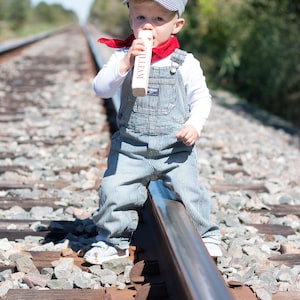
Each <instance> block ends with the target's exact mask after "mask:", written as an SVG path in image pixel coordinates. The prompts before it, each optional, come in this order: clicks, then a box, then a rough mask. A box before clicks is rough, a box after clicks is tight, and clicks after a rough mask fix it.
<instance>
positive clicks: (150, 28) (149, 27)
mask: <svg viewBox="0 0 300 300" xmlns="http://www.w3.org/2000/svg"><path fill="white" fill-rule="evenodd" d="M143 29H144V30H152V29H153V26H152V24H151V23H150V22H147V23H145V24H144V26H143Z"/></svg>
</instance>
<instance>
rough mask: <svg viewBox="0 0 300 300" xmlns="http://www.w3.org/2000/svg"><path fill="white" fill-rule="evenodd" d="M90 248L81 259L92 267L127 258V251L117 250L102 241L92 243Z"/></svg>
mask: <svg viewBox="0 0 300 300" xmlns="http://www.w3.org/2000/svg"><path fill="white" fill-rule="evenodd" d="M92 246H93V248H91V249H90V250H89V251H87V252H86V253H85V255H84V257H83V258H84V259H85V261H86V262H88V263H90V264H92V265H101V264H102V263H103V262H105V261H109V260H112V259H117V258H126V257H128V256H129V251H128V249H126V250H121V249H117V248H115V247H114V246H110V245H108V244H106V243H105V242H103V241H100V242H97V243H93V244H92Z"/></svg>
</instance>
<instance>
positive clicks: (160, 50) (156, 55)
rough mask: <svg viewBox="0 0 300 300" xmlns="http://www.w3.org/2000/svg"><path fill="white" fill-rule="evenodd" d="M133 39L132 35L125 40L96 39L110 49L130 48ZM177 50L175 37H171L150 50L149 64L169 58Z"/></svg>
mask: <svg viewBox="0 0 300 300" xmlns="http://www.w3.org/2000/svg"><path fill="white" fill-rule="evenodd" d="M134 39H135V37H134V35H133V34H131V35H130V36H129V37H128V38H127V39H125V40H118V39H107V38H100V39H98V42H99V43H102V44H105V45H107V46H108V47H111V48H124V47H130V46H131V44H132V42H133V41H134ZM177 48H179V42H178V39H177V37H176V36H171V37H170V38H169V39H168V40H167V41H166V42H164V43H162V44H161V45H159V46H158V47H156V48H153V49H152V60H151V62H154V61H158V60H160V59H162V58H165V57H167V56H169V55H170V54H171V53H173V51H174V50H175V49H177Z"/></svg>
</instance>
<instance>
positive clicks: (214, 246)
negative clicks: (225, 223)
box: [202, 237, 223, 258]
mask: <svg viewBox="0 0 300 300" xmlns="http://www.w3.org/2000/svg"><path fill="white" fill-rule="evenodd" d="M202 240H203V243H204V245H205V246H206V249H207V251H208V253H209V255H210V256H211V257H214V258H216V257H220V256H223V253H222V251H221V248H220V246H219V244H220V241H219V240H217V239H215V238H213V237H206V238H202Z"/></svg>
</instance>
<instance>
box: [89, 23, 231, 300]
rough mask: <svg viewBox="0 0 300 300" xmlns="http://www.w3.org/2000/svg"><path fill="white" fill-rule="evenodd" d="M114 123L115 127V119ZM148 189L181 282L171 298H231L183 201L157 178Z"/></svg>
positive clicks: (116, 101) (113, 105)
mask: <svg viewBox="0 0 300 300" xmlns="http://www.w3.org/2000/svg"><path fill="white" fill-rule="evenodd" d="M84 32H85V34H86V36H87V40H88V41H89V47H90V49H91V52H92V55H93V56H94V61H95V63H96V65H97V69H98V70H99V69H101V67H102V66H103V61H102V57H101V54H100V53H99V48H97V45H96V43H95V41H94V40H93V39H92V37H91V35H90V34H89V32H88V30H87V28H84ZM109 100H110V104H109V106H110V109H111V110H114V115H113V118H110V121H111V122H116V118H115V116H116V114H117V111H118V108H119V106H120V98H119V95H115V96H114V97H113V98H112V99H109ZM105 101H107V100H105ZM113 127H114V128H117V127H116V123H114V124H113ZM148 190H149V193H150V196H151V197H150V203H151V205H152V210H153V214H154V217H155V219H156V222H157V223H158V224H159V228H160V230H161V232H160V233H161V235H162V236H163V240H164V241H165V243H166V244H167V249H168V250H167V252H168V253H166V255H165V256H164V258H165V259H166V260H169V261H170V263H169V264H168V265H169V267H170V268H172V270H170V271H171V272H172V274H173V275H175V276H176V277H177V282H178V283H180V284H178V285H176V286H174V282H173V285H172V283H169V286H168V288H169V289H168V290H170V291H172V293H173V296H172V297H173V299H180V300H181V299H188V300H220V299H222V300H232V299H233V297H232V295H231V294H230V292H229V289H228V287H227V285H226V283H225V281H224V279H223V278H222V276H221V275H220V272H219V270H218V269H217V267H216V265H215V262H214V261H213V259H212V258H211V257H210V255H209V254H208V252H207V250H206V247H205V245H204V243H203V241H202V239H201V237H200V235H199V234H198V232H197V231H196V229H195V226H194V225H193V224H192V222H191V220H190V218H189V216H188V215H187V213H186V210H185V209H184V207H183V205H182V203H181V202H179V201H177V200H176V199H174V197H173V195H172V194H171V193H170V192H169V191H168V190H167V189H166V188H165V187H164V186H163V185H162V183H161V182H160V181H153V182H151V183H150V185H149V188H148ZM170 285H172V286H170ZM174 291H176V292H175V294H174ZM174 297H176V298H174Z"/></svg>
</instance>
